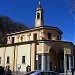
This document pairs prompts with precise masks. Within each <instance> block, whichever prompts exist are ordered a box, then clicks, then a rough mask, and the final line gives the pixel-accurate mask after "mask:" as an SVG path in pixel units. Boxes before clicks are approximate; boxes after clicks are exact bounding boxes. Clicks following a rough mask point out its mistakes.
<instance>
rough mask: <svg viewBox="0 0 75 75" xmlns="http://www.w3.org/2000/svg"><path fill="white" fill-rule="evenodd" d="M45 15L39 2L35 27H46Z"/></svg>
mask: <svg viewBox="0 0 75 75" xmlns="http://www.w3.org/2000/svg"><path fill="white" fill-rule="evenodd" d="M43 13H44V11H43V9H42V7H41V3H40V1H39V5H38V8H37V9H36V19H35V27H39V26H43V25H44V20H43Z"/></svg>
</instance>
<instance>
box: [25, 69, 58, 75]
mask: <svg viewBox="0 0 75 75" xmlns="http://www.w3.org/2000/svg"><path fill="white" fill-rule="evenodd" d="M25 75H59V73H57V72H54V71H47V70H34V71H30V72H28V73H26V74H25Z"/></svg>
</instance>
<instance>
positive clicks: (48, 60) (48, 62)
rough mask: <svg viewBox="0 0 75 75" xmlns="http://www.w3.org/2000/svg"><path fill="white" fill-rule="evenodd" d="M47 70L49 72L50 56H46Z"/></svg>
mask: <svg viewBox="0 0 75 75" xmlns="http://www.w3.org/2000/svg"><path fill="white" fill-rule="evenodd" d="M47 70H50V55H47Z"/></svg>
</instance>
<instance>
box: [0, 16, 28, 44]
mask: <svg viewBox="0 0 75 75" xmlns="http://www.w3.org/2000/svg"><path fill="white" fill-rule="evenodd" d="M26 29H28V27H27V26H26V25H24V24H22V23H20V22H14V21H12V20H11V19H10V18H9V17H7V16H0V43H1V44H6V42H7V41H6V39H7V33H12V32H17V31H22V30H26Z"/></svg>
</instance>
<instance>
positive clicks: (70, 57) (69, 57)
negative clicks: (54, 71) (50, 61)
mask: <svg viewBox="0 0 75 75" xmlns="http://www.w3.org/2000/svg"><path fill="white" fill-rule="evenodd" d="M69 71H71V56H69Z"/></svg>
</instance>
